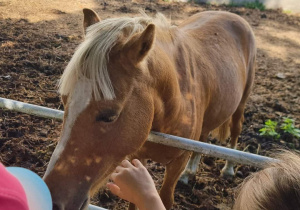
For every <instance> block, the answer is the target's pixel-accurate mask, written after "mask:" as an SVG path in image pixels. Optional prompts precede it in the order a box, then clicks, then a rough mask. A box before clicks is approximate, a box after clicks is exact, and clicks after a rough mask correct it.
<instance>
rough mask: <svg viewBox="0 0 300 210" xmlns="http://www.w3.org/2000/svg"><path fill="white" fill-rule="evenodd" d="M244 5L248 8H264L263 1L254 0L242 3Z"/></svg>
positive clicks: (262, 9)
mask: <svg viewBox="0 0 300 210" xmlns="http://www.w3.org/2000/svg"><path fill="white" fill-rule="evenodd" d="M244 7H246V8H249V9H259V10H260V11H264V10H266V7H265V5H264V4H263V3H261V2H259V1H258V0H256V1H255V2H248V3H245V4H244Z"/></svg>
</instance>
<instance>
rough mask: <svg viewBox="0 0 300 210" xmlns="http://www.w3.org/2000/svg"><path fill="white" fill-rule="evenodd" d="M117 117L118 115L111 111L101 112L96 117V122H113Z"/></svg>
mask: <svg viewBox="0 0 300 210" xmlns="http://www.w3.org/2000/svg"><path fill="white" fill-rule="evenodd" d="M118 117H119V114H117V113H116V112H114V111H113V110H106V111H102V112H101V113H100V114H99V115H98V116H97V117H96V121H97V122H106V123H109V122H113V121H115V120H116V119H117V118H118Z"/></svg>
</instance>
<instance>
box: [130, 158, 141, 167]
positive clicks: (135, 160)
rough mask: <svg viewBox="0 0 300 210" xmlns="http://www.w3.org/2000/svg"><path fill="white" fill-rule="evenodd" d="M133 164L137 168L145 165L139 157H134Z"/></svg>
mask: <svg viewBox="0 0 300 210" xmlns="http://www.w3.org/2000/svg"><path fill="white" fill-rule="evenodd" d="M132 164H133V165H134V166H135V167H137V168H140V167H143V164H142V163H141V162H140V161H139V160H138V159H133V160H132Z"/></svg>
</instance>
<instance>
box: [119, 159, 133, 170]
mask: <svg viewBox="0 0 300 210" xmlns="http://www.w3.org/2000/svg"><path fill="white" fill-rule="evenodd" d="M121 166H123V167H125V168H130V167H131V166H132V165H131V163H130V162H129V161H128V160H123V161H122V163H121Z"/></svg>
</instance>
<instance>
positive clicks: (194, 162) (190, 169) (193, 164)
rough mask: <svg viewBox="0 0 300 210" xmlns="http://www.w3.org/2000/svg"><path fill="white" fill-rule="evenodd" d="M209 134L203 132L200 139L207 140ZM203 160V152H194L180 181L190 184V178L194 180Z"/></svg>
mask: <svg viewBox="0 0 300 210" xmlns="http://www.w3.org/2000/svg"><path fill="white" fill-rule="evenodd" d="M207 136H208V135H207V134H203V135H201V137H200V141H202V142H206V141H207ZM200 160H201V154H200V153H197V152H193V154H192V156H191V158H190V160H189V162H188V164H187V165H186V167H185V170H184V172H183V173H182V175H181V177H180V179H179V180H180V181H181V182H183V183H184V184H188V182H189V180H192V179H193V178H194V177H195V175H196V173H197V169H198V167H199V163H200Z"/></svg>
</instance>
